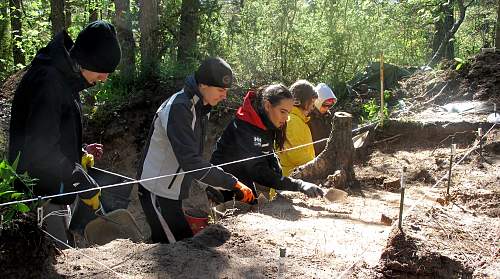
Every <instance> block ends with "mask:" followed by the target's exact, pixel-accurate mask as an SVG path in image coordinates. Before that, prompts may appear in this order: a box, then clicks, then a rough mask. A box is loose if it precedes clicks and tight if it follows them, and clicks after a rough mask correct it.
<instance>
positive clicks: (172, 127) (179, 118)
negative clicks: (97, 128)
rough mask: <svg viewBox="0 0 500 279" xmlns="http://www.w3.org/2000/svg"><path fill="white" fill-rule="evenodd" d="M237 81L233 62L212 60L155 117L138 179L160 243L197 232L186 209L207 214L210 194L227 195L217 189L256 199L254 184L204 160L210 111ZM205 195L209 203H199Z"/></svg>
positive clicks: (153, 234) (154, 237)
mask: <svg viewBox="0 0 500 279" xmlns="http://www.w3.org/2000/svg"><path fill="white" fill-rule="evenodd" d="M232 82H233V70H232V69H231V67H230V66H229V64H228V63H227V62H226V61H224V60H223V59H221V58H218V57H213V58H208V59H206V60H204V61H203V62H202V63H201V65H200V66H199V68H198V69H197V70H196V71H195V73H194V74H193V75H190V76H188V77H187V78H186V80H185V82H184V87H183V88H182V90H180V91H179V92H177V93H175V94H173V95H172V96H171V97H170V98H169V99H167V100H165V101H164V102H163V104H162V105H161V106H160V108H159V109H158V110H157V112H156V114H155V116H154V118H153V123H152V125H151V130H150V132H149V136H148V139H147V141H146V146H145V148H144V153H143V155H142V160H141V162H140V164H139V166H140V167H139V170H138V173H137V177H138V178H140V179H141V180H144V181H141V182H140V183H139V200H140V202H141V206H142V209H143V211H144V214H145V215H146V220H147V222H148V224H149V225H150V227H151V240H152V241H153V242H155V243H156V242H164V243H173V242H176V241H180V240H182V239H185V238H189V237H192V236H193V234H196V233H197V232H198V231H199V229H200V226H198V225H196V224H194V223H193V222H192V223H188V222H190V221H191V220H193V218H189V217H188V218H187V217H186V216H185V214H184V211H183V208H187V209H188V211H189V209H195V210H196V211H205V213H208V208H207V207H208V200H207V195H209V194H212V196H211V199H222V198H223V197H220V195H221V194H220V193H218V192H217V191H216V190H215V188H217V189H224V190H229V191H234V192H235V193H236V195H237V196H238V197H239V200H241V201H243V202H248V203H251V202H252V201H253V200H254V198H255V197H254V195H253V193H252V190H251V189H250V188H249V187H247V186H246V185H244V184H243V183H241V182H239V181H238V180H237V179H236V178H235V177H234V176H233V175H231V174H229V173H227V172H224V171H223V170H222V169H221V168H220V167H216V166H214V165H212V164H211V163H210V162H209V161H208V160H206V159H205V158H203V148H204V145H205V144H204V139H205V133H206V130H207V124H208V114H209V113H210V111H211V110H212V107H213V106H215V105H217V104H218V103H219V102H220V101H222V100H224V99H225V98H226V97H227V92H228V88H229V87H230V86H231V84H232ZM185 172H188V173H185ZM170 174H175V175H170ZM153 177H154V178H155V179H148V178H153ZM205 191H207V192H205ZM217 193H218V195H217ZM193 194H196V195H193ZM190 196H196V197H197V198H194V199H189V197H190ZM217 196H219V197H217ZM203 198H204V199H205V201H206V202H205V203H204V204H203V202H201V204H200V200H202V199H203ZM189 203H191V204H189ZM202 214H203V212H202ZM198 217H202V216H198Z"/></svg>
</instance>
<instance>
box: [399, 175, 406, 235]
mask: <svg viewBox="0 0 500 279" xmlns="http://www.w3.org/2000/svg"><path fill="white" fill-rule="evenodd" d="M405 172H406V167H403V171H402V172H401V199H400V201H399V223H398V228H399V230H403V206H404V203H405V184H404V181H405Z"/></svg>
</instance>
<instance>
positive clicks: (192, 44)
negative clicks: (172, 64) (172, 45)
mask: <svg viewBox="0 0 500 279" xmlns="http://www.w3.org/2000/svg"><path fill="white" fill-rule="evenodd" d="M199 11H200V1H199V0H183V1H182V7H181V23H180V31H179V41H178V46H177V61H178V63H181V64H182V63H186V62H189V58H194V57H196V47H197V36H198V30H199V28H200V15H199Z"/></svg>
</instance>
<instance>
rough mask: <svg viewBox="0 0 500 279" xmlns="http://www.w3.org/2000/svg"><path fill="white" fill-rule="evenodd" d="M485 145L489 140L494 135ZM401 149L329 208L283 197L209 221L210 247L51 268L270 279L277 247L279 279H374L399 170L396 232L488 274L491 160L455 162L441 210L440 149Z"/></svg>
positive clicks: (382, 154) (374, 163)
mask: <svg viewBox="0 0 500 279" xmlns="http://www.w3.org/2000/svg"><path fill="white" fill-rule="evenodd" d="M492 138H493V140H495V139H496V140H497V141H498V131H497V133H496V134H493V137H492ZM405 146H406V145H405V144H398V143H392V144H384V145H383V146H379V147H378V149H376V150H374V152H373V153H372V154H371V155H370V158H369V160H368V161H367V162H366V163H365V164H363V165H359V166H357V167H356V174H357V177H358V179H359V180H360V181H361V183H362V191H361V192H354V193H350V195H349V196H348V198H347V199H346V200H345V201H343V202H338V203H333V204H329V203H328V202H327V201H326V200H322V199H306V198H305V197H304V196H303V195H302V194H298V193H284V194H283V195H284V197H282V198H278V199H277V200H275V201H273V202H271V203H268V204H265V205H261V206H259V207H257V208H255V209H254V210H253V212H248V213H244V212H238V211H235V212H234V213H230V214H226V216H225V217H224V218H223V219H221V220H219V221H218V222H217V223H218V224H220V225H222V226H223V227H224V228H226V229H227V230H228V231H229V232H230V233H231V237H230V239H229V240H228V241H226V243H224V244H223V245H222V246H220V247H217V248H207V247H204V246H203V245H199V243H196V242H192V241H187V242H179V243H176V244H173V245H163V244H146V243H138V244H136V243H132V242H130V241H128V240H116V241H113V242H111V243H109V244H107V245H105V246H102V247H96V248H87V249H80V250H78V252H77V251H75V250H66V251H64V253H63V256H60V257H59V258H58V262H57V264H56V266H55V269H56V271H57V272H58V273H59V274H61V275H63V276H69V277H71V278H88V277H90V276H92V277H93V278H110V277H113V276H115V277H123V278H278V275H279V274H278V262H279V259H278V256H279V248H286V252H287V256H286V257H285V265H286V273H285V277H287V278H336V277H338V276H341V275H342V276H345V277H346V278H377V277H381V276H382V275H383V274H386V275H387V274H389V273H387V265H386V262H384V261H379V259H380V257H381V254H382V253H383V252H384V251H386V250H387V249H390V248H391V245H390V244H388V241H387V239H388V237H389V234H390V232H391V230H397V229H395V226H394V225H393V226H388V225H387V224H384V223H382V222H381V216H382V214H384V215H385V216H387V217H389V218H391V219H392V220H394V223H393V224H395V223H396V222H397V216H398V212H399V199H400V193H399V191H398V189H397V188H391V184H390V183H385V186H384V182H390V181H393V180H397V179H398V178H400V175H401V169H402V167H403V166H406V167H407V168H408V169H407V173H406V179H405V180H406V186H407V191H406V194H405V216H407V215H408V217H407V218H406V219H405V222H404V226H403V227H404V230H405V231H408V233H410V232H412V231H413V229H414V228H418V230H417V231H416V232H417V234H416V235H417V236H414V237H415V238H416V239H419V240H420V242H419V243H420V247H422V251H423V250H425V249H428V248H427V245H425V243H429V244H430V245H431V247H433V249H431V250H432V251H434V252H436V253H438V252H439V255H444V256H446V257H451V258H453V259H455V258H456V259H457V261H460V263H463V266H466V267H467V268H469V269H470V270H472V271H475V276H476V275H477V277H479V278H495V276H498V273H497V272H498V271H497V270H498V268H497V267H498V266H499V256H498V244H499V243H498V235H499V233H498V232H499V229H500V220H499V218H498V216H499V215H498V202H499V201H500V193H499V189H498V185H499V184H498V181H499V175H500V174H499V171H498V170H499V165H500V158H499V156H498V155H494V154H490V153H488V154H486V155H487V156H486V159H487V160H488V162H489V163H486V162H478V160H477V158H478V156H477V155H475V154H473V155H471V158H472V159H468V160H465V161H464V162H463V165H461V166H459V167H458V168H457V169H456V171H454V175H453V180H452V182H453V183H452V190H451V193H452V196H453V197H454V199H453V203H451V204H449V205H445V206H442V205H440V204H439V203H438V202H436V199H437V198H440V197H441V198H442V197H444V193H445V192H446V189H445V186H446V185H447V182H446V181H444V182H442V183H440V184H439V185H438V186H436V187H434V188H431V187H433V186H434V185H435V182H436V181H437V180H439V179H440V178H441V177H442V176H443V175H445V174H446V173H447V167H446V166H447V160H448V158H449V149H448V148H444V147H441V148H437V149H434V148H426V149H418V148H413V149H410V150H403V149H404V148H405ZM467 147H468V146H459V148H458V150H457V153H458V154H464V153H465V151H466V148H467ZM414 206H415V207H414ZM410 209H412V211H411V212H409V210H410ZM429 212H432V214H431V213H429ZM429 216H431V217H432V218H431V220H429V218H430V217H429ZM137 217H139V216H137ZM424 217H425V218H427V219H425V218H424ZM137 219H139V218H137ZM445 220H446V221H447V222H445ZM436 222H438V223H439V224H437V223H436ZM440 226H442V227H443V228H440ZM495 239H496V240H495ZM457 243H459V244H457ZM495 247H496V248H495ZM424 248H425V249H424ZM495 249H496V250H495ZM426 251H427V250H426ZM80 253H84V254H85V255H87V256H90V257H92V258H94V259H96V260H97V261H99V262H101V263H103V264H104V265H106V266H108V267H110V268H112V269H113V270H114V271H115V272H116V273H117V274H113V273H111V271H109V270H106V269H105V268H104V267H102V266H100V265H98V264H96V263H95V262H92V261H90V260H88V259H87V258H85V257H83V256H81V255H80ZM481 259H482V261H481ZM410 261H411V259H410ZM438 268H439V266H438V267H436V269H438ZM442 268H444V267H442ZM472 271H471V272H472ZM410 278H412V277H410ZM415 278H416V277H415ZM438 278H446V276H445V277H439V276H438Z"/></svg>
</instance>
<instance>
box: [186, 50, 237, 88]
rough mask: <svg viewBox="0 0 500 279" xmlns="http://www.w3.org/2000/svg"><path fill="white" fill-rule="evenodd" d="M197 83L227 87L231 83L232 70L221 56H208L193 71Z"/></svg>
mask: <svg viewBox="0 0 500 279" xmlns="http://www.w3.org/2000/svg"><path fill="white" fill-rule="evenodd" d="M194 78H195V79H196V82H197V83H198V84H205V85H208V86H216V87H221V88H229V87H231V84H232V83H233V70H232V69H231V66H229V64H227V62H226V61H224V60H223V59H222V58H219V57H214V58H208V59H207V60H205V61H203V63H201V65H200V67H199V68H198V70H197V71H196V72H195V73H194Z"/></svg>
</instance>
